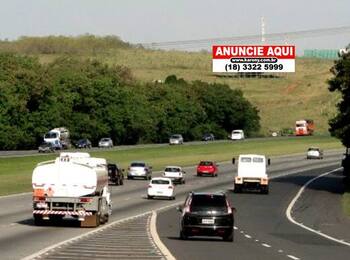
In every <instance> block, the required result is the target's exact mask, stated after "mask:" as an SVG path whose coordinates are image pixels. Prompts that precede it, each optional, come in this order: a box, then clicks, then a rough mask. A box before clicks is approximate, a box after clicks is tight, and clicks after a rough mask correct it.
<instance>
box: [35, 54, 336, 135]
mask: <svg viewBox="0 0 350 260" xmlns="http://www.w3.org/2000/svg"><path fill="white" fill-rule="evenodd" d="M55 57H57V56H54V55H41V56H40V60H41V61H42V62H44V63H46V62H50V61H52V60H53V59H54V58H55ZM88 57H89V58H91V57H92V56H83V57H82V58H88ZM93 58H97V59H98V60H101V61H103V62H106V63H108V64H117V65H122V66H127V67H129V68H130V69H131V71H132V73H133V74H134V76H135V78H136V79H137V80H139V81H144V82H145V81H146V82H149V81H154V80H158V79H163V80H164V79H165V77H166V76H168V75H171V74H175V75H177V76H178V77H180V78H184V79H185V80H188V81H193V80H202V81H207V82H218V83H225V84H228V85H229V86H230V87H231V88H233V89H235V88H239V89H242V90H243V91H244V95H245V97H246V98H247V99H248V100H249V101H251V102H252V103H253V104H254V105H255V106H256V107H257V108H258V109H259V110H260V116H261V125H262V129H261V134H264V135H267V134H268V133H269V132H270V131H276V130H277V131H278V130H281V129H283V128H292V127H294V123H295V121H296V120H298V119H303V118H310V119H313V120H314V121H315V125H316V134H321V135H322V134H326V133H328V128H329V126H328V120H329V119H330V118H332V117H333V116H334V115H335V113H336V107H335V104H336V103H337V100H338V98H339V96H338V95H336V94H334V93H330V92H329V91H328V85H327V80H328V79H329V78H331V76H332V75H331V73H330V71H329V70H330V68H331V67H332V65H333V61H332V60H324V59H323V60H322V59H310V58H308V59H307V58H297V59H296V72H295V73H280V74H279V75H278V77H277V78H268V79H254V78H246V79H243V78H235V77H218V76H216V75H214V74H213V73H212V72H211V70H212V68H211V66H212V65H211V62H212V61H211V54H210V53H206V52H180V51H154V50H145V49H137V48H131V49H130V48H129V49H128V48H127V49H120V50H115V51H114V52H112V53H110V54H108V55H102V54H101V55H96V56H93Z"/></svg>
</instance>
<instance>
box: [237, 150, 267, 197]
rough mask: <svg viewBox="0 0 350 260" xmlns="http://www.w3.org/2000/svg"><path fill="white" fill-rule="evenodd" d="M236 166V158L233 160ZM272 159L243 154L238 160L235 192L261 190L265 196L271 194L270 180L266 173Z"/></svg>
mask: <svg viewBox="0 0 350 260" xmlns="http://www.w3.org/2000/svg"><path fill="white" fill-rule="evenodd" d="M232 163H233V164H235V158H233V159H232ZM269 164H270V159H266V157H265V156H264V155H258V154H242V155H240V156H239V158H238V166H237V175H236V176H235V178H234V192H236V193H238V192H242V191H243V189H245V190H246V189H254V190H259V191H260V192H261V193H263V194H268V193H269V178H268V175H267V172H266V168H267V165H269Z"/></svg>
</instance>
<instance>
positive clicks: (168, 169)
mask: <svg viewBox="0 0 350 260" xmlns="http://www.w3.org/2000/svg"><path fill="white" fill-rule="evenodd" d="M165 171H166V172H179V171H180V169H179V168H173V167H169V168H165Z"/></svg>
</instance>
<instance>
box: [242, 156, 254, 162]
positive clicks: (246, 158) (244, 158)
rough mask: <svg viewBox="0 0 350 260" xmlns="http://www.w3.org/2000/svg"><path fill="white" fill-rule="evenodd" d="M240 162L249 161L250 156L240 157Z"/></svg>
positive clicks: (250, 159) (250, 160)
mask: <svg viewBox="0 0 350 260" xmlns="http://www.w3.org/2000/svg"><path fill="white" fill-rule="evenodd" d="M241 162H246V163H250V162H252V158H250V157H242V158H241Z"/></svg>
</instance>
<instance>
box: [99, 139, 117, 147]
mask: <svg viewBox="0 0 350 260" xmlns="http://www.w3.org/2000/svg"><path fill="white" fill-rule="evenodd" d="M98 147H100V148H102V147H107V148H111V147H113V141H112V139H111V138H102V139H101V140H100V141H99V142H98Z"/></svg>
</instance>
